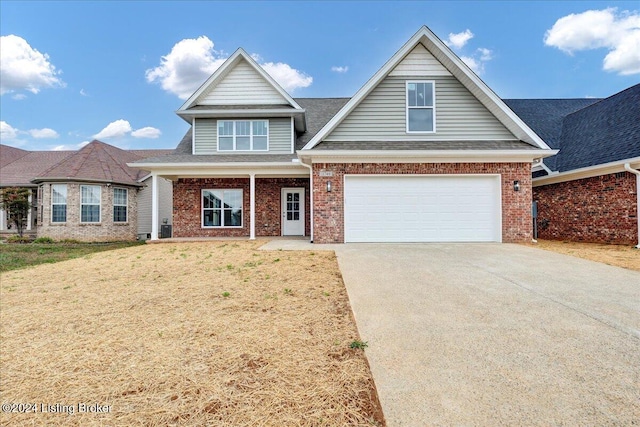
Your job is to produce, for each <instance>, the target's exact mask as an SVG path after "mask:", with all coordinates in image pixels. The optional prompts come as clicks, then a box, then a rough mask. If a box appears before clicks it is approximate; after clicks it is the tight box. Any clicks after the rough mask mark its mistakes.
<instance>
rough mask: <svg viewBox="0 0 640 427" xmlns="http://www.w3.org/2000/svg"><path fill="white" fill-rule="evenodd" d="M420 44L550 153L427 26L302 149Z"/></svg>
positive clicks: (529, 139) (488, 105) (329, 128)
mask: <svg viewBox="0 0 640 427" xmlns="http://www.w3.org/2000/svg"><path fill="white" fill-rule="evenodd" d="M418 44H422V45H423V46H424V47H425V48H427V49H428V51H429V53H431V54H432V55H433V56H434V57H435V58H436V59H437V60H438V61H439V62H440V64H442V65H443V66H444V67H445V68H446V69H447V70H448V71H449V72H450V73H451V74H453V76H454V77H456V78H457V79H458V80H459V81H460V83H462V85H464V86H465V87H466V88H467V90H469V91H470V92H471V93H472V94H473V95H474V96H475V97H476V98H477V99H478V100H479V101H480V102H481V103H482V104H483V105H484V106H485V107H486V108H487V109H488V110H489V111H490V112H491V113H492V114H493V115H494V116H495V117H496V118H497V119H498V120H499V121H500V122H501V123H502V124H503V125H504V126H505V127H506V128H507V129H508V130H509V131H510V132H511V133H513V134H514V135H515V136H516V138H518V139H520V140H521V141H523V142H526V143H528V144H530V145H532V146H534V147H536V148H541V149H547V150H548V149H549V147H548V146H547V144H545V142H544V141H543V140H542V139H541V138H540V137H539V136H538V135H536V133H535V132H534V131H533V130H531V129H530V128H529V127H528V126H527V125H526V124H525V123H524V122H523V121H522V119H520V118H519V117H518V116H517V115H516V114H515V113H514V112H513V111H511V109H509V107H507V105H506V104H505V103H504V102H503V101H502V100H501V99H500V98H499V97H498V96H497V95H496V94H495V93H494V92H493V91H492V90H491V89H490V88H489V87H488V86H487V85H486V84H485V83H484V82H483V81H482V80H481V79H480V78H479V77H478V76H477V75H476V74H475V73H474V72H473V71H472V70H471V69H470V68H469V67H468V66H467V65H466V64H465V63H464V62H463V61H462V60H461V59H460V58H459V57H458V56H457V55H456V54H455V53H453V51H451V49H449V47H448V46H447V45H445V44H444V43H443V42H442V40H440V39H439V38H438V37H437V36H436V35H435V34H434V33H433V32H431V30H429V29H428V28H427V27H426V26H423V27H421V28H420V29H419V30H418V32H416V33H415V34H414V35H413V36H412V37H411V38H410V39H409V41H407V42H406V43H405V44H404V45H403V46H402V47H401V48H400V50H398V51H397V52H396V53H395V54H394V55H393V56H392V57H391V59H389V60H388V61H387V62H386V63H385V64H384V65H383V66H382V68H380V69H379V70H378V71H377V72H376V73H375V74H374V75H373V77H371V79H369V81H367V82H366V83H365V84H364V86H362V88H360V90H358V92H357V93H356V94H355V95H354V96H353V98H351V100H349V102H347V103H346V105H345V106H344V107H343V108H342V109H341V110H340V111H339V112H338V113H337V114H336V115H335V116H334V117H333V118H332V119H331V120H330V121H329V122H328V123H327V124H326V125H325V126H324V127H323V128H322V129H321V130H320V131H319V132H318V133H317V134H316V135H315V136H314V137H313V138H312V139H311V140H310V141H309V142H308V143H307V144H306V145H305V147H304V148H303V149H304V150H309V149H312V148H313V147H315V146H316V145H317V144H318V143H319V142H321V141H322V139H323V138H325V137H326V136H327V135H329V133H331V131H333V130H334V129H335V128H336V127H337V126H338V124H340V123H341V122H342V121H343V120H344V118H345V117H346V116H348V115H349V113H351V112H352V111H353V110H354V109H355V107H356V106H358V104H360V102H361V101H362V100H363V99H364V98H365V97H366V96H367V95H368V94H369V93H371V91H372V90H373V89H374V88H375V87H376V86H377V85H378V84H379V83H380V82H381V81H382V80H383V79H384V78H385V77H386V76H387V75H389V73H390V72H392V71H393V70H394V69H395V67H396V66H397V65H398V64H400V62H401V61H402V60H403V59H404V58H405V57H406V56H407V55H408V54H409V53H411V52H412V51H413V50H414V49H415V47H416V46H417V45H418Z"/></svg>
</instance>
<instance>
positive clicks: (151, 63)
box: [0, 0, 640, 150]
mask: <svg viewBox="0 0 640 427" xmlns="http://www.w3.org/2000/svg"><path fill="white" fill-rule="evenodd" d="M422 25H427V26H428V27H429V28H431V30H432V31H433V32H435V33H436V35H438V36H439V37H440V38H441V39H442V40H444V41H446V42H447V43H448V44H449V45H450V47H451V48H452V49H453V50H454V52H456V53H457V54H458V55H459V56H461V57H463V59H464V60H465V61H466V62H467V63H468V64H469V65H470V66H472V68H474V69H475V70H476V72H477V73H478V74H479V75H480V77H481V78H482V79H483V80H484V81H485V82H486V83H487V84H488V85H489V86H490V87H491V88H492V89H493V90H494V91H495V92H496V93H497V94H498V95H499V96H501V97H503V98H582V97H606V96H609V95H612V94H614V93H616V92H619V91H621V90H623V89H625V88H627V87H629V86H632V85H634V84H637V83H638V82H640V7H639V6H638V2H637V1H633V2H622V1H620V2H613V1H609V2H600V1H589V2H582V1H569V2H525V1H511V2H508V1H500V2H489V1H482V2H464V1H447V2H437V1H430V2H399V1H396V2H364V1H361V2H337V1H336V2H304V1H298V2H266V1H265V2H205V1H198V2H189V1H181V2H177V1H175V2H174V1H162V2H153V1H145V2H133V1H131V2H124V1H105V2H93V1H85V2H79V1H70V2H56V1H46V2H35V1H6V0H2V1H1V2H0V36H2V42H1V45H0V53H1V54H2V60H1V61H0V66H1V68H2V75H1V76H0V83H1V85H2V96H1V97H0V108H1V109H0V112H1V113H0V120H1V125H2V136H1V139H2V143H3V144H7V145H12V146H16V147H20V148H24V149H30V150H53V149H78V147H80V146H82V145H83V144H85V143H86V142H87V141H91V140H92V139H94V138H98V139H101V140H102V141H105V142H108V143H110V144H113V145H116V146H119V147H121V148H136V149H142V148H173V147H175V146H176V145H177V143H178V142H179V140H180V139H181V137H182V136H183V134H184V133H185V132H186V130H187V128H188V125H187V123H185V122H184V121H183V120H182V119H180V118H179V117H178V116H177V115H176V114H175V110H177V109H178V108H179V107H180V106H181V105H182V103H183V101H184V98H185V97H186V96H188V94H189V93H191V91H192V90H194V89H195V88H197V87H198V86H199V84H200V83H201V82H202V81H204V80H205V79H206V77H207V76H208V75H209V74H210V73H211V72H213V70H215V68H216V67H217V66H219V64H220V63H221V62H222V61H223V60H224V58H225V57H228V56H229V55H231V54H232V53H233V52H234V51H235V50H236V49H237V48H238V47H243V48H244V49H245V50H246V51H247V52H249V53H250V54H252V55H254V57H255V58H257V60H258V62H259V63H260V64H263V65H264V66H265V68H266V69H267V70H268V71H269V72H270V73H271V74H272V75H273V76H274V77H275V78H276V80H277V81H279V82H280V83H281V84H282V85H283V87H285V88H286V89H288V90H289V92H290V93H291V94H292V96H294V97H341V96H347V97H348V96H352V95H353V94H354V93H355V92H356V91H357V90H358V89H359V88H360V87H361V86H362V85H363V84H364V83H365V82H366V81H367V80H368V79H369V78H370V77H371V76H372V75H373V74H374V73H375V72H376V71H377V70H378V69H379V68H380V67H381V66H382V65H383V64H384V62H385V61H386V60H387V59H389V58H390V57H391V56H392V55H393V54H394V53H395V52H396V51H397V50H398V49H399V48H400V47H401V46H402V44H403V43H404V42H406V41H407V40H408V39H409V38H410V37H411V36H412V35H413V34H414V33H415V32H416V31H417V30H418V29H419V28H420V26H422Z"/></svg>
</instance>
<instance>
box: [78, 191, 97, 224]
mask: <svg viewBox="0 0 640 427" xmlns="http://www.w3.org/2000/svg"><path fill="white" fill-rule="evenodd" d="M82 187H98V188H99V189H100V197H99V200H100V202H99V203H98V221H83V220H82V206H83V205H87V206H95V205H96V204H95V203H82ZM79 213H80V215H79V216H80V224H101V223H102V186H100V185H81V186H80V212H79Z"/></svg>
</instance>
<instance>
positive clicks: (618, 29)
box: [544, 8, 640, 75]
mask: <svg viewBox="0 0 640 427" xmlns="http://www.w3.org/2000/svg"><path fill="white" fill-rule="evenodd" d="M544 43H545V45H547V46H552V47H556V48H558V49H560V50H562V51H563V52H565V53H568V54H569V55H573V53H574V52H577V51H581V50H589V49H599V48H606V49H608V50H609V53H608V54H607V55H606V56H605V57H604V60H603V69H604V70H605V71H611V72H617V73H619V74H622V75H629V74H637V73H640V14H638V12H636V11H633V12H629V11H623V12H620V13H618V10H617V8H608V9H604V10H588V11H586V12H582V13H578V14H573V13H572V14H570V15H567V16H564V17H562V18H560V19H558V20H557V21H556V22H555V24H553V26H552V27H551V29H549V30H547V32H546V33H545V36H544Z"/></svg>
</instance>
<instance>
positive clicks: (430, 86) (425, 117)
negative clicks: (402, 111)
mask: <svg viewBox="0 0 640 427" xmlns="http://www.w3.org/2000/svg"><path fill="white" fill-rule="evenodd" d="M435 98H436V94H435V83H434V82H432V81H408V82H407V132H422V133H430V132H435V131H436V120H435V117H436V114H435Z"/></svg>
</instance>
